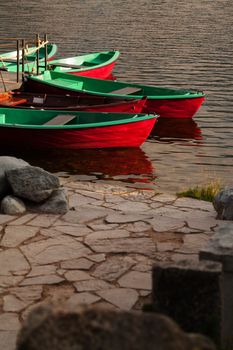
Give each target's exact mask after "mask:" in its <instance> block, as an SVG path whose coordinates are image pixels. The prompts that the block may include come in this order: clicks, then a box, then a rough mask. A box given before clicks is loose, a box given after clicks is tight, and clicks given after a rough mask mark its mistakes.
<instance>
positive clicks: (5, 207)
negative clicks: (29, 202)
mask: <svg viewBox="0 0 233 350" xmlns="http://www.w3.org/2000/svg"><path fill="white" fill-rule="evenodd" d="M25 211H26V206H25V204H24V203H23V201H22V200H21V199H19V198H17V197H14V196H11V195H9V196H6V197H4V198H3V200H2V202H1V212H2V213H3V214H7V215H16V214H23V213H25Z"/></svg>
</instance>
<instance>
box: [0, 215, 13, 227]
mask: <svg viewBox="0 0 233 350" xmlns="http://www.w3.org/2000/svg"><path fill="white" fill-rule="evenodd" d="M16 217H17V216H14V215H4V214H0V225H2V224H6V223H8V222H10V221H13V220H14V219H15V218H16Z"/></svg>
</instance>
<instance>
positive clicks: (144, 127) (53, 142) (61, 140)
mask: <svg viewBox="0 0 233 350" xmlns="http://www.w3.org/2000/svg"><path fill="white" fill-rule="evenodd" d="M154 123H155V119H148V120H143V121H137V122H133V123H129V124H121V125H111V126H104V127H95V128H85V129H66V130H61V129H44V130H38V129H23V128H22V127H20V128H17V127H14V128H12V127H0V145H1V147H4V148H6V147H7V146H9V148H11V147H12V144H14V145H18V147H20V148H22V149H23V148H25V149H28V148H29V147H30V148H32V149H48V148H49V149H51V148H53V149H56V148H57V149H91V148H115V147H139V146H141V144H142V143H143V142H145V140H146V138H147V137H148V135H149V134H150V132H151V130H152V128H153V126H154Z"/></svg>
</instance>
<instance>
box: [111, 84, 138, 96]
mask: <svg viewBox="0 0 233 350" xmlns="http://www.w3.org/2000/svg"><path fill="white" fill-rule="evenodd" d="M141 90H142V89H141V88H137V87H133V86H128V87H124V88H122V89H118V90H113V91H109V93H110V94H119V95H130V94H133V93H135V92H139V91H141Z"/></svg>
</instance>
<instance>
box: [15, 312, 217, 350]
mask: <svg viewBox="0 0 233 350" xmlns="http://www.w3.org/2000/svg"><path fill="white" fill-rule="evenodd" d="M23 349H31V350H41V349H43V350H51V349H56V350H72V349H80V350H88V349H92V350H99V349H101V350H109V349H112V350H118V349H125V350H147V349H148V350H153V349H164V350H176V349H179V350H192V349H193V350H194V349H197V350H214V349H215V346H214V344H213V343H212V342H211V341H210V340H209V339H207V338H205V337H204V336H201V335H194V334H192V335H189V334H187V333H185V332H183V331H182V330H181V329H180V328H179V327H178V325H177V324H176V323H175V322H173V321H172V320H171V319H169V318H168V317H165V316H163V315H159V314H152V313H142V312H141V313H140V312H130V311H116V310H110V309H106V308H103V307H102V308H101V307H93V306H88V307H85V306H82V307H81V306H80V307H79V308H77V309H76V310H72V311H71V310H66V309H64V308H61V307H60V310H56V308H49V307H48V306H47V307H45V306H44V307H42V306H41V307H40V308H37V309H35V310H33V311H32V312H31V314H30V315H29V317H28V319H27V322H26V323H25V325H24V327H23V328H22V329H21V331H20V333H19V336H18V342H17V350H23Z"/></svg>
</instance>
